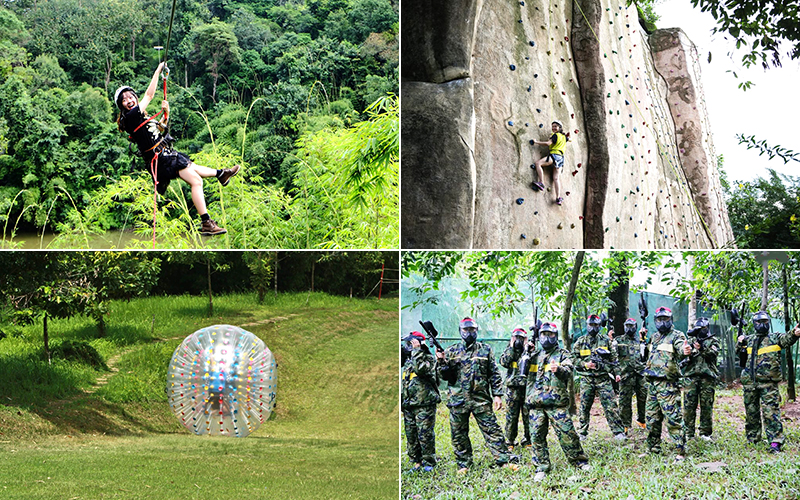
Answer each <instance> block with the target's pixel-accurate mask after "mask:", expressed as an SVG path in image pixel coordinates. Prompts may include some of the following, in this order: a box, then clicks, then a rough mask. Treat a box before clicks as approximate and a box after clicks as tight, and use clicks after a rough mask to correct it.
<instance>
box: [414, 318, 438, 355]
mask: <svg viewBox="0 0 800 500" xmlns="http://www.w3.org/2000/svg"><path fill="white" fill-rule="evenodd" d="M419 324H420V326H422V329H423V330H425V333H427V334H428V339H430V341H431V342H432V343H433V346H434V348H436V352H444V348H443V347H442V344H440V343H439V341H438V340H436V337H438V336H439V332H437V331H436V328H434V326H433V323H431V322H430V321H420V322H419Z"/></svg>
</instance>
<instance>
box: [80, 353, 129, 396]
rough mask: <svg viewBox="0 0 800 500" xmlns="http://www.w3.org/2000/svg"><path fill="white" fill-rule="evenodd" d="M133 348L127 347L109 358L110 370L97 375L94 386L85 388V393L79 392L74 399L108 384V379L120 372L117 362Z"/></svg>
mask: <svg viewBox="0 0 800 500" xmlns="http://www.w3.org/2000/svg"><path fill="white" fill-rule="evenodd" d="M131 350H132V349H126V350H124V351H122V352H120V353H117V354H115V355H113V356H111V357H110V358H108V361H106V366H108V371H107V372H105V373H103V374H102V375H100V376H99V377H97V380H95V381H94V384H92V386H91V387H89V388H88V389H85V390H84V391H83V394H78V395H77V396H76V397H74V398H73V399H77V398H78V397H81V396H82V395H88V394H94V393H95V391H97V389H99V388H101V387H103V386H104V385H106V384H107V383H108V379H110V378H111V377H112V376H114V375H116V374H117V373H118V372H119V368H117V363H118V362H119V360H120V358H121V357H122V356H123V355H124V354H127V353H129V352H130V351H131Z"/></svg>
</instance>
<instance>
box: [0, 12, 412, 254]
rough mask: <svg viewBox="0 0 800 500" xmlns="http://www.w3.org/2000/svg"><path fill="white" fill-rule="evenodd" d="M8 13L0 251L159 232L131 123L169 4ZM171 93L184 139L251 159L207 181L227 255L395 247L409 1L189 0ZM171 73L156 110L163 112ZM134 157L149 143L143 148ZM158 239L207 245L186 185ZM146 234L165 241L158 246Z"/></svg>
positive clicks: (0, 96)
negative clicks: (131, 102)
mask: <svg viewBox="0 0 800 500" xmlns="http://www.w3.org/2000/svg"><path fill="white" fill-rule="evenodd" d="M3 5H4V7H3V6H0V223H2V224H3V235H4V239H3V240H2V243H0V247H9V246H15V245H17V244H16V243H12V242H11V241H10V240H9V238H10V237H11V236H12V235H13V234H14V233H16V232H31V231H37V232H42V231H53V230H55V231H56V232H57V233H58V234H60V235H61V236H62V237H60V238H57V239H56V240H55V242H54V246H58V247H68V248H73V247H88V246H90V243H89V235H91V234H97V233H103V232H106V231H108V230H112V229H131V228H134V229H136V230H137V232H140V233H142V235H147V236H148V237H149V236H150V235H151V233H152V232H153V211H154V210H153V185H152V178H151V177H150V174H149V172H148V171H147V167H146V166H145V164H144V161H143V160H142V159H141V158H138V157H135V156H132V155H131V154H130V149H131V148H130V147H129V143H128V140H127V137H126V135H125V134H123V133H121V132H119V131H118V129H117V125H116V123H115V121H116V119H117V115H118V110H117V108H116V105H115V103H113V102H112V101H113V93H114V90H115V89H116V88H117V87H119V86H121V85H130V86H131V87H133V88H134V89H136V90H137V92H138V93H139V95H140V96H141V95H143V94H144V90H145V88H146V87H147V85H148V82H149V80H150V78H151V76H152V74H153V71H154V70H155V68H156V67H157V65H158V62H159V59H160V57H161V56H163V51H158V50H155V49H154V47H155V46H164V45H166V43H167V40H166V38H167V32H168V27H169V21H170V14H171V6H172V2H169V1H168V0H159V1H152V0H102V1H101V0H52V1H48V2H41V1H40V2H36V1H27V0H21V1H5V2H3ZM167 57H168V66H169V68H170V71H169V78H168V79H167V100H168V101H169V103H170V107H171V113H170V133H171V135H172V136H173V137H175V138H176V140H177V142H176V144H175V148H176V149H177V150H179V151H182V152H185V153H187V154H189V155H190V157H191V158H192V160H193V161H195V162H196V163H197V164H199V165H206V166H210V167H212V168H226V167H230V166H232V165H234V164H236V163H239V164H241V165H242V166H243V169H242V173H240V174H239V175H240V177H237V178H235V179H234V180H233V181H232V182H231V185H229V186H228V187H227V188H226V189H225V190H222V189H220V188H219V185H218V183H216V182H214V179H207V180H206V182H205V183H204V184H205V186H204V187H205V191H206V199H207V203H208V205H209V213H210V214H211V215H212V217H213V218H215V219H216V220H217V221H218V222H219V223H220V225H222V226H223V227H226V228H228V229H229V231H230V232H229V233H228V236H227V237H226V238H225V239H224V240H222V239H220V240H219V241H214V242H213V243H212V244H211V245H212V246H217V247H228V248H242V247H262V248H269V247H271V248H276V247H283V248H341V247H353V248H354V247H373V248H396V247H397V245H398V222H397V221H398V213H399V212H398V170H399V168H398V167H399V140H398V135H399V130H398V111H399V109H398V102H397V98H396V97H395V96H396V95H397V93H398V5H397V2H394V1H391V0H293V1H290V2H278V1H273V0H259V1H252V2H237V1H229V0H225V1H220V0H212V1H211V2H199V1H196V0H181V1H179V2H177V6H176V11H175V18H174V21H173V29H172V36H171V39H170V41H169V54H168V56H167ZM162 98H163V88H162V83H161V82H159V84H158V90H157V91H156V98H155V99H154V101H153V103H152V104H151V105H150V106H149V110H150V111H153V112H154V111H155V110H157V109H159V108H160V101H161V99H162ZM132 149H133V150H134V151H135V150H136V147H135V146H133V147H132ZM155 222H156V224H155V225H156V231H155V232H156V245H157V246H158V247H161V248H187V247H198V246H202V245H201V243H200V240H199V237H198V236H196V233H195V229H194V226H195V225H196V224H197V213H196V211H195V210H194V207H193V205H192V203H191V197H190V190H189V187H188V185H187V184H186V183H184V182H181V181H175V182H173V183H172V184H171V185H170V188H169V190H168V192H167V195H166V196H165V197H162V198H161V199H160V200H159V205H158V210H157V213H156V220H155ZM137 241H138V243H135V242H134V243H133V244H134V246H135V245H140V246H150V245H151V244H152V243H150V241H149V238H148V239H147V240H144V241H142V240H137Z"/></svg>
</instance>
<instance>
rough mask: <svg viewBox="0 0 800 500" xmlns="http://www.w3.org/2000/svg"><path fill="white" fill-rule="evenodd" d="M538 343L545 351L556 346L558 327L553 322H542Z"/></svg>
mask: <svg viewBox="0 0 800 500" xmlns="http://www.w3.org/2000/svg"><path fill="white" fill-rule="evenodd" d="M539 343H540V344H541V345H542V349H544V350H545V351H547V352H550V351H552V350H553V349H555V348H556V347H558V327H557V326H556V324H555V323H542V327H541V328H540V329H539Z"/></svg>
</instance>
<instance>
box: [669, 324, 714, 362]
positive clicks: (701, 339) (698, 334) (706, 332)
mask: <svg viewBox="0 0 800 500" xmlns="http://www.w3.org/2000/svg"><path fill="white" fill-rule="evenodd" d="M695 325H696V326H695V327H694V328H692V329H691V330H689V331H688V332H686V334H687V335H688V336H690V337H694V338H695V339H696V340H697V343H698V344H700V350H699V351H697V352H693V353H692V354H691V355H690V356H689V357H688V358H683V359H682V360H681V361H680V363H678V367H680V369H681V370H683V369H684V368H686V366H687V365H688V364H689V363H690V362H691V361H692V360H693V359H695V358H696V357H698V356H699V355H700V353H701V352H702V351H703V349H705V342H706V340H708V339H710V338H711V337H713V336H714V335H716V332H713V331H711V329H710V328H709V327H708V318H698V319H697V323H696V324H695Z"/></svg>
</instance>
